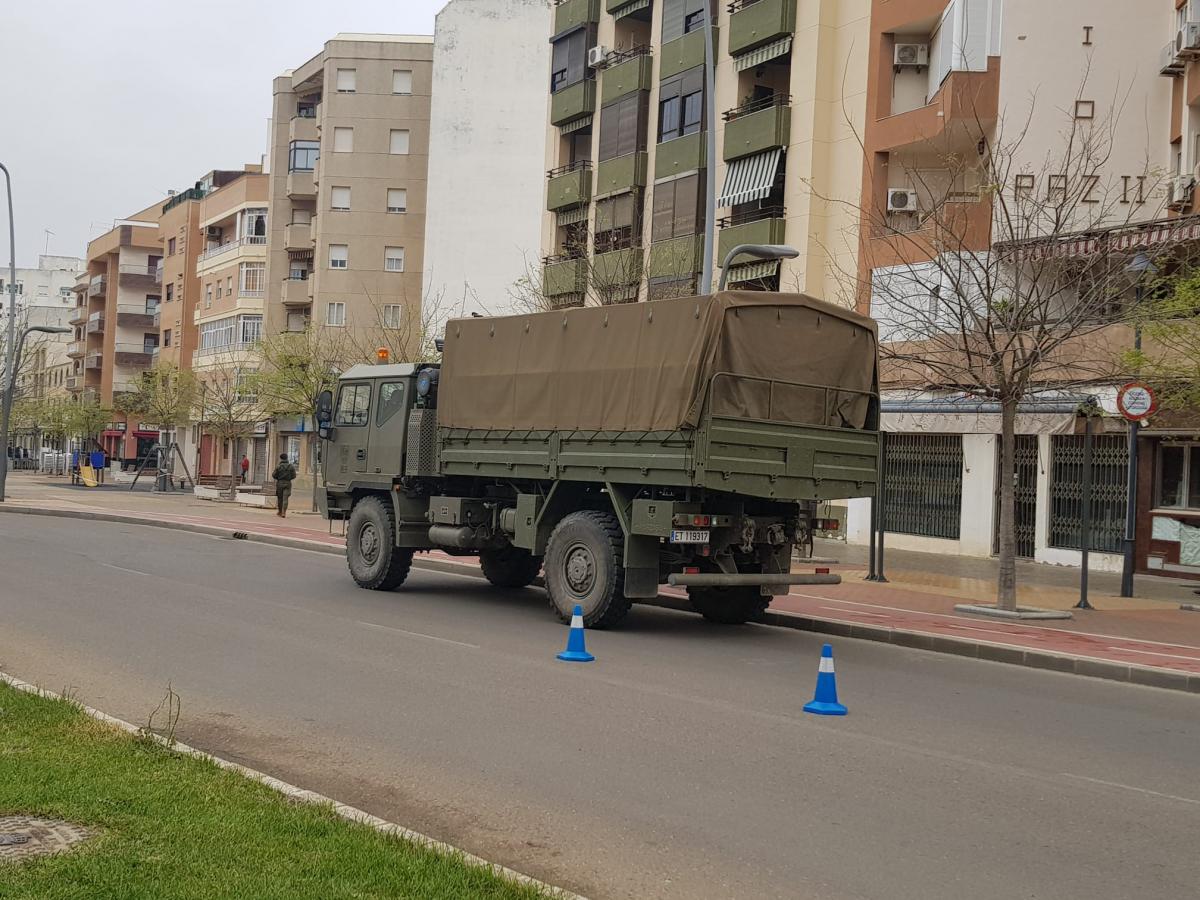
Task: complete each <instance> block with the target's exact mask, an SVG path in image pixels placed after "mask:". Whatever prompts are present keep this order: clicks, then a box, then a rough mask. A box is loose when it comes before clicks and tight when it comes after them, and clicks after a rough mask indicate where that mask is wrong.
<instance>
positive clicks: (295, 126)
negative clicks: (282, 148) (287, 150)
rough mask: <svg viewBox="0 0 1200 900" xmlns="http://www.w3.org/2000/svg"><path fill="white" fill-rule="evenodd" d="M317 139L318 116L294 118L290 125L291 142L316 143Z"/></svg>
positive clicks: (289, 136)
mask: <svg viewBox="0 0 1200 900" xmlns="http://www.w3.org/2000/svg"><path fill="white" fill-rule="evenodd" d="M317 139H318V135H317V117H316V116H292V121H291V123H290V124H289V125H288V140H289V141H315V140H317Z"/></svg>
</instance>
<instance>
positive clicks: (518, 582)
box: [479, 547, 542, 588]
mask: <svg viewBox="0 0 1200 900" xmlns="http://www.w3.org/2000/svg"><path fill="white" fill-rule="evenodd" d="M479 567H480V568H481V569H483V577H484V578H486V579H487V580H488V581H490V582H491V583H492V584H494V585H495V586H496V587H502V588H523V587H528V586H529V585H531V584H533V581H534V579H535V578H537V576H538V572H540V571H541V570H542V558H541V557H540V556H534V555H533V554H532V553H530V552H529V551H528V550H522V549H521V548H520V547H505V548H504V549H502V550H482V551H480V553H479Z"/></svg>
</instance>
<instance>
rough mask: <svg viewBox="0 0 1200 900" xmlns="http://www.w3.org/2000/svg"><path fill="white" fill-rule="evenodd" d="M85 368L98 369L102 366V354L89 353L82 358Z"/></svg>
mask: <svg viewBox="0 0 1200 900" xmlns="http://www.w3.org/2000/svg"><path fill="white" fill-rule="evenodd" d="M83 367H84V368H85V369H92V370H98V369H102V368H103V367H104V355H103V354H102V353H89V354H88V355H87V356H86V357H85V358H84V360H83Z"/></svg>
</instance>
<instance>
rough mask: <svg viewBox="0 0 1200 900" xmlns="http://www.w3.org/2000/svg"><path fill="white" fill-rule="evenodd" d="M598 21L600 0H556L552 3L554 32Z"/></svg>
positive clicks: (561, 31) (557, 32) (560, 32)
mask: <svg viewBox="0 0 1200 900" xmlns="http://www.w3.org/2000/svg"><path fill="white" fill-rule="evenodd" d="M599 21H600V0H557V2H556V3H555V4H554V33H555V34H562V33H563V32H564V31H569V30H570V29H572V28H578V27H579V26H580V25H587V24H589V23H593V22H599Z"/></svg>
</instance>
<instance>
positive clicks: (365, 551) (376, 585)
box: [346, 497, 413, 591]
mask: <svg viewBox="0 0 1200 900" xmlns="http://www.w3.org/2000/svg"><path fill="white" fill-rule="evenodd" d="M412 560H413V551H412V550H408V549H405V548H403V547H397V546H396V516H395V514H394V513H393V512H392V507H391V506H390V505H389V504H388V503H386V502H384V501H383V500H382V499H380V498H379V497H364V498H363V499H362V500H359V501H358V503H356V504H354V509H353V510H352V511H351V513H350V525H349V527H348V528H347V529H346V562H347V564H348V565H349V566H350V575H351V577H352V578H353V579H354V581H355V582H356V583H357V584H358V586H359V587H361V588H366V589H367V590H370V591H390V590H392V589H394V588H398V587H399V586H400V585H402V584H403V583H404V579H405V578H407V577H408V572H409V569H411V568H412Z"/></svg>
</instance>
